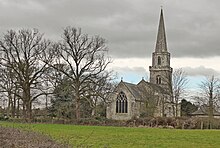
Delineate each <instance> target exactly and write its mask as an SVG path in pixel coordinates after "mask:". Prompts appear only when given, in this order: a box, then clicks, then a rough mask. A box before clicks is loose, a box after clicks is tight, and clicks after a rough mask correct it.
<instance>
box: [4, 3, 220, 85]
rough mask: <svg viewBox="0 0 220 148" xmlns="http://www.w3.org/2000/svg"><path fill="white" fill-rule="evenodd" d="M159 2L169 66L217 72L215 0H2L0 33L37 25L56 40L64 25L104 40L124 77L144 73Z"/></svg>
mask: <svg viewBox="0 0 220 148" xmlns="http://www.w3.org/2000/svg"><path fill="white" fill-rule="evenodd" d="M161 5H163V10H164V17H165V26H166V34H167V41H168V50H169V52H170V53H171V56H172V60H171V66H172V67H173V68H174V69H176V68H181V67H182V68H184V70H185V71H186V72H187V73H188V74H189V75H190V76H191V77H200V76H201V75H206V76H208V75H212V74H215V75H219V73H220V72H219V71H220V37H219V35H220V15H219V14H220V9H219V6H220V1H219V0H211V1H210V0H166V1H165V0H0V32H1V33H2V34H3V33H4V32H5V31H6V30H8V29H21V28H38V29H39V30H40V32H43V33H45V36H46V37H47V38H49V39H52V40H60V39H61V38H60V36H61V34H62V30H63V28H64V27H66V26H74V27H81V28H82V30H83V32H84V33H88V34H91V35H100V36H102V37H103V38H105V39H106V40H107V44H108V47H109V55H110V56H111V57H112V59H113V61H114V62H113V64H112V65H111V68H112V69H113V70H115V72H117V73H118V77H123V78H124V79H125V81H128V82H134V83H135V82H137V81H138V80H139V79H141V78H142V77H145V78H148V75H149V72H148V71H149V69H148V67H149V66H150V65H151V54H152V52H153V51H154V48H155V40H156V34H157V28H158V22H159V13H160V7H161Z"/></svg>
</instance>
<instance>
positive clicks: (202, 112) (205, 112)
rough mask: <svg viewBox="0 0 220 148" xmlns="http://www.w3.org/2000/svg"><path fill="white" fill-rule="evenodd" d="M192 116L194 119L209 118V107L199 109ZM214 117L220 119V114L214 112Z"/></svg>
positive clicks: (203, 106) (204, 106)
mask: <svg viewBox="0 0 220 148" xmlns="http://www.w3.org/2000/svg"><path fill="white" fill-rule="evenodd" d="M191 116H194V117H209V107H208V106H207V105H202V106H200V107H199V109H198V110H197V111H195V112H193V113H191ZM213 117H214V118H220V112H218V111H216V110H215V109H214V110H213Z"/></svg>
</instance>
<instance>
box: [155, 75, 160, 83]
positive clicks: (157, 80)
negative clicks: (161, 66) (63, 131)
mask: <svg viewBox="0 0 220 148" xmlns="http://www.w3.org/2000/svg"><path fill="white" fill-rule="evenodd" d="M156 82H157V84H161V77H160V76H157V77H156Z"/></svg>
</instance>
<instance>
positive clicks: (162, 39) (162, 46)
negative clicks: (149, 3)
mask: <svg viewBox="0 0 220 148" xmlns="http://www.w3.org/2000/svg"><path fill="white" fill-rule="evenodd" d="M166 51H167V42H166V32H165V25H164V19H163V9H162V8H161V13H160V22H159V27H158V33H157V42H156V48H155V52H166Z"/></svg>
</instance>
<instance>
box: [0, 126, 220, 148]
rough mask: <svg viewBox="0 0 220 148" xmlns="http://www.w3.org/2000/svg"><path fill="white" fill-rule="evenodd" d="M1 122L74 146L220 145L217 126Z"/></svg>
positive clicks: (210, 146)
mask: <svg viewBox="0 0 220 148" xmlns="http://www.w3.org/2000/svg"><path fill="white" fill-rule="evenodd" d="M0 126H8V127H15V128H22V129H25V130H34V131H37V132H40V133H43V134H47V135H49V136H51V137H52V138H53V139H56V140H57V141H60V142H62V143H69V144H70V145H72V146H73V147H80V146H81V147H112V148H115V147H122V148H131V147H140V148H142V147H147V148H148V147H149V148H151V147H164V148H166V147H169V148H170V147H175V148H176V147H178V148H179V147H180V148H181V147H187V148H194V147H195V148H197V147H199V148H213V147H216V148H217V147H220V130H176V129H157V128H129V127H105V126H78V125H62V124H18V123H10V122H0Z"/></svg>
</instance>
